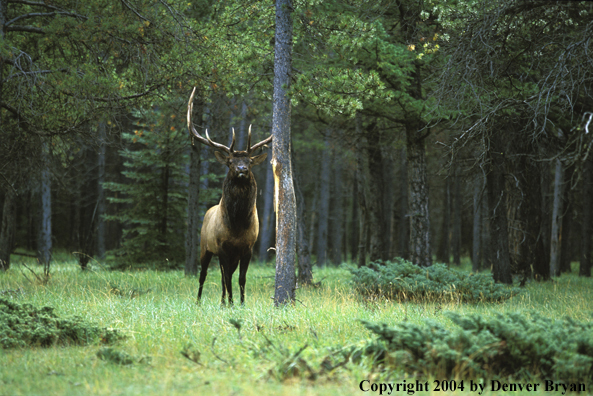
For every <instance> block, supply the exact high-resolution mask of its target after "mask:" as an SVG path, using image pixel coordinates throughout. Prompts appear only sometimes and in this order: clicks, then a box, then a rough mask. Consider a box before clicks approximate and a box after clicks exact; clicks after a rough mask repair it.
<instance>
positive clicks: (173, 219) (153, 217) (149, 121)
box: [104, 108, 189, 268]
mask: <svg viewBox="0 0 593 396" xmlns="http://www.w3.org/2000/svg"><path fill="white" fill-rule="evenodd" d="M167 110H169V111H167ZM137 125H138V126H139V127H140V129H137V130H135V131H134V132H133V133H131V132H129V133H124V135H123V138H124V140H126V141H127V142H128V143H129V147H128V148H126V149H124V150H122V151H121V155H122V156H123V157H125V158H127V161H126V162H125V163H124V166H125V167H126V168H127V170H126V171H124V172H122V173H123V175H124V176H125V177H126V178H127V179H128V182H124V183H115V182H110V183H105V184H104V187H105V188H106V189H107V190H110V191H112V192H113V193H114V194H113V196H111V197H108V200H109V202H111V203H115V204H120V205H121V206H120V207H121V209H120V210H119V211H118V213H117V214H114V215H108V216H105V218H106V219H107V220H114V221H119V222H121V223H122V224H123V225H124V231H123V242H122V245H121V247H120V248H119V249H117V250H115V251H114V253H115V255H116V261H117V265H118V266H124V267H127V266H130V265H132V266H134V265H137V263H147V262H148V263H153V262H154V263H158V264H159V266H164V267H166V268H167V267H168V268H171V267H174V266H175V265H177V264H178V263H180V262H182V261H183V260H184V258H185V256H184V254H185V247H184V241H185V239H184V231H185V227H184V224H185V218H186V215H187V214H186V212H187V198H186V193H185V191H186V188H187V187H186V186H187V180H188V176H187V174H186V172H185V163H186V162H187V151H188V149H189V147H188V142H189V139H188V137H187V135H186V133H185V132H184V129H183V124H182V121H181V120H179V119H178V118H177V117H176V112H173V111H171V110H170V109H166V108H163V109H158V108H155V109H152V110H151V111H148V112H146V113H145V115H144V118H143V119H142V121H141V122H139V123H138V124H137Z"/></svg>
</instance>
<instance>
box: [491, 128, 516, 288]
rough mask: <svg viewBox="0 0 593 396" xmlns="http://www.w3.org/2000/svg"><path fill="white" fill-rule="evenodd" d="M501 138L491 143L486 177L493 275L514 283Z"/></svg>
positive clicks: (501, 281) (502, 281)
mask: <svg viewBox="0 0 593 396" xmlns="http://www.w3.org/2000/svg"><path fill="white" fill-rule="evenodd" d="M497 139H500V137H498V136H495V137H494V138H493V139H492V142H491V151H490V152H489V156H490V169H489V172H488V174H487V176H486V182H487V184H488V208H489V210H490V216H489V217H490V243H491V248H490V249H491V253H492V262H493V268H492V275H493V278H494V281H495V282H500V283H507V284H511V283H513V278H512V277H511V259H510V254H509V234H508V220H507V207H506V196H505V195H506V194H505V180H504V158H502V156H501V154H500V153H502V152H503V150H500V149H497V147H499V146H500V144H496V143H500V142H498V141H497Z"/></svg>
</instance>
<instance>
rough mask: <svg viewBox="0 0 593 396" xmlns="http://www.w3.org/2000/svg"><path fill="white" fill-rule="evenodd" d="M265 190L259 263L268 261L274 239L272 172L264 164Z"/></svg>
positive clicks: (269, 164)
mask: <svg viewBox="0 0 593 396" xmlns="http://www.w3.org/2000/svg"><path fill="white" fill-rule="evenodd" d="M266 168H267V170H266V188H265V189H264V210H263V212H264V213H263V216H262V232H261V238H260V245H259V259H260V261H261V262H263V263H266V262H267V261H268V257H269V253H268V249H269V248H270V247H271V245H272V241H273V238H274V227H273V225H274V223H275V216H274V172H273V171H272V164H271V163H269V162H268V163H266Z"/></svg>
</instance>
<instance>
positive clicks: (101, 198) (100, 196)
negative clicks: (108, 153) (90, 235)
mask: <svg viewBox="0 0 593 396" xmlns="http://www.w3.org/2000/svg"><path fill="white" fill-rule="evenodd" d="M106 128H107V126H106V124H105V122H104V121H101V122H99V125H98V128H97V132H98V135H99V136H98V137H99V152H98V155H97V172H98V175H97V218H96V221H97V258H98V259H99V260H103V259H105V221H104V220H103V215H104V214H105V192H104V191H103V183H104V182H105V149H106V139H107V133H106Z"/></svg>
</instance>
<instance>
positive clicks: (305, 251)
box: [294, 172, 313, 286]
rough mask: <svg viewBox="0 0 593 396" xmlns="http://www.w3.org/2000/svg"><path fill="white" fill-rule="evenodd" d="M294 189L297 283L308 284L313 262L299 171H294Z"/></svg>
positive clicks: (310, 278) (310, 281)
mask: <svg viewBox="0 0 593 396" xmlns="http://www.w3.org/2000/svg"><path fill="white" fill-rule="evenodd" d="M295 173H296V174H295V175H294V180H295V191H296V201H297V232H298V235H297V238H298V242H297V255H298V259H299V272H298V283H299V285H301V286H306V285H310V284H311V283H312V282H313V270H312V267H313V264H312V263H311V255H310V252H309V240H308V236H307V228H306V227H307V226H306V224H305V218H306V216H305V198H304V197H303V192H302V191H301V180H302V176H301V173H299V172H295Z"/></svg>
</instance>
